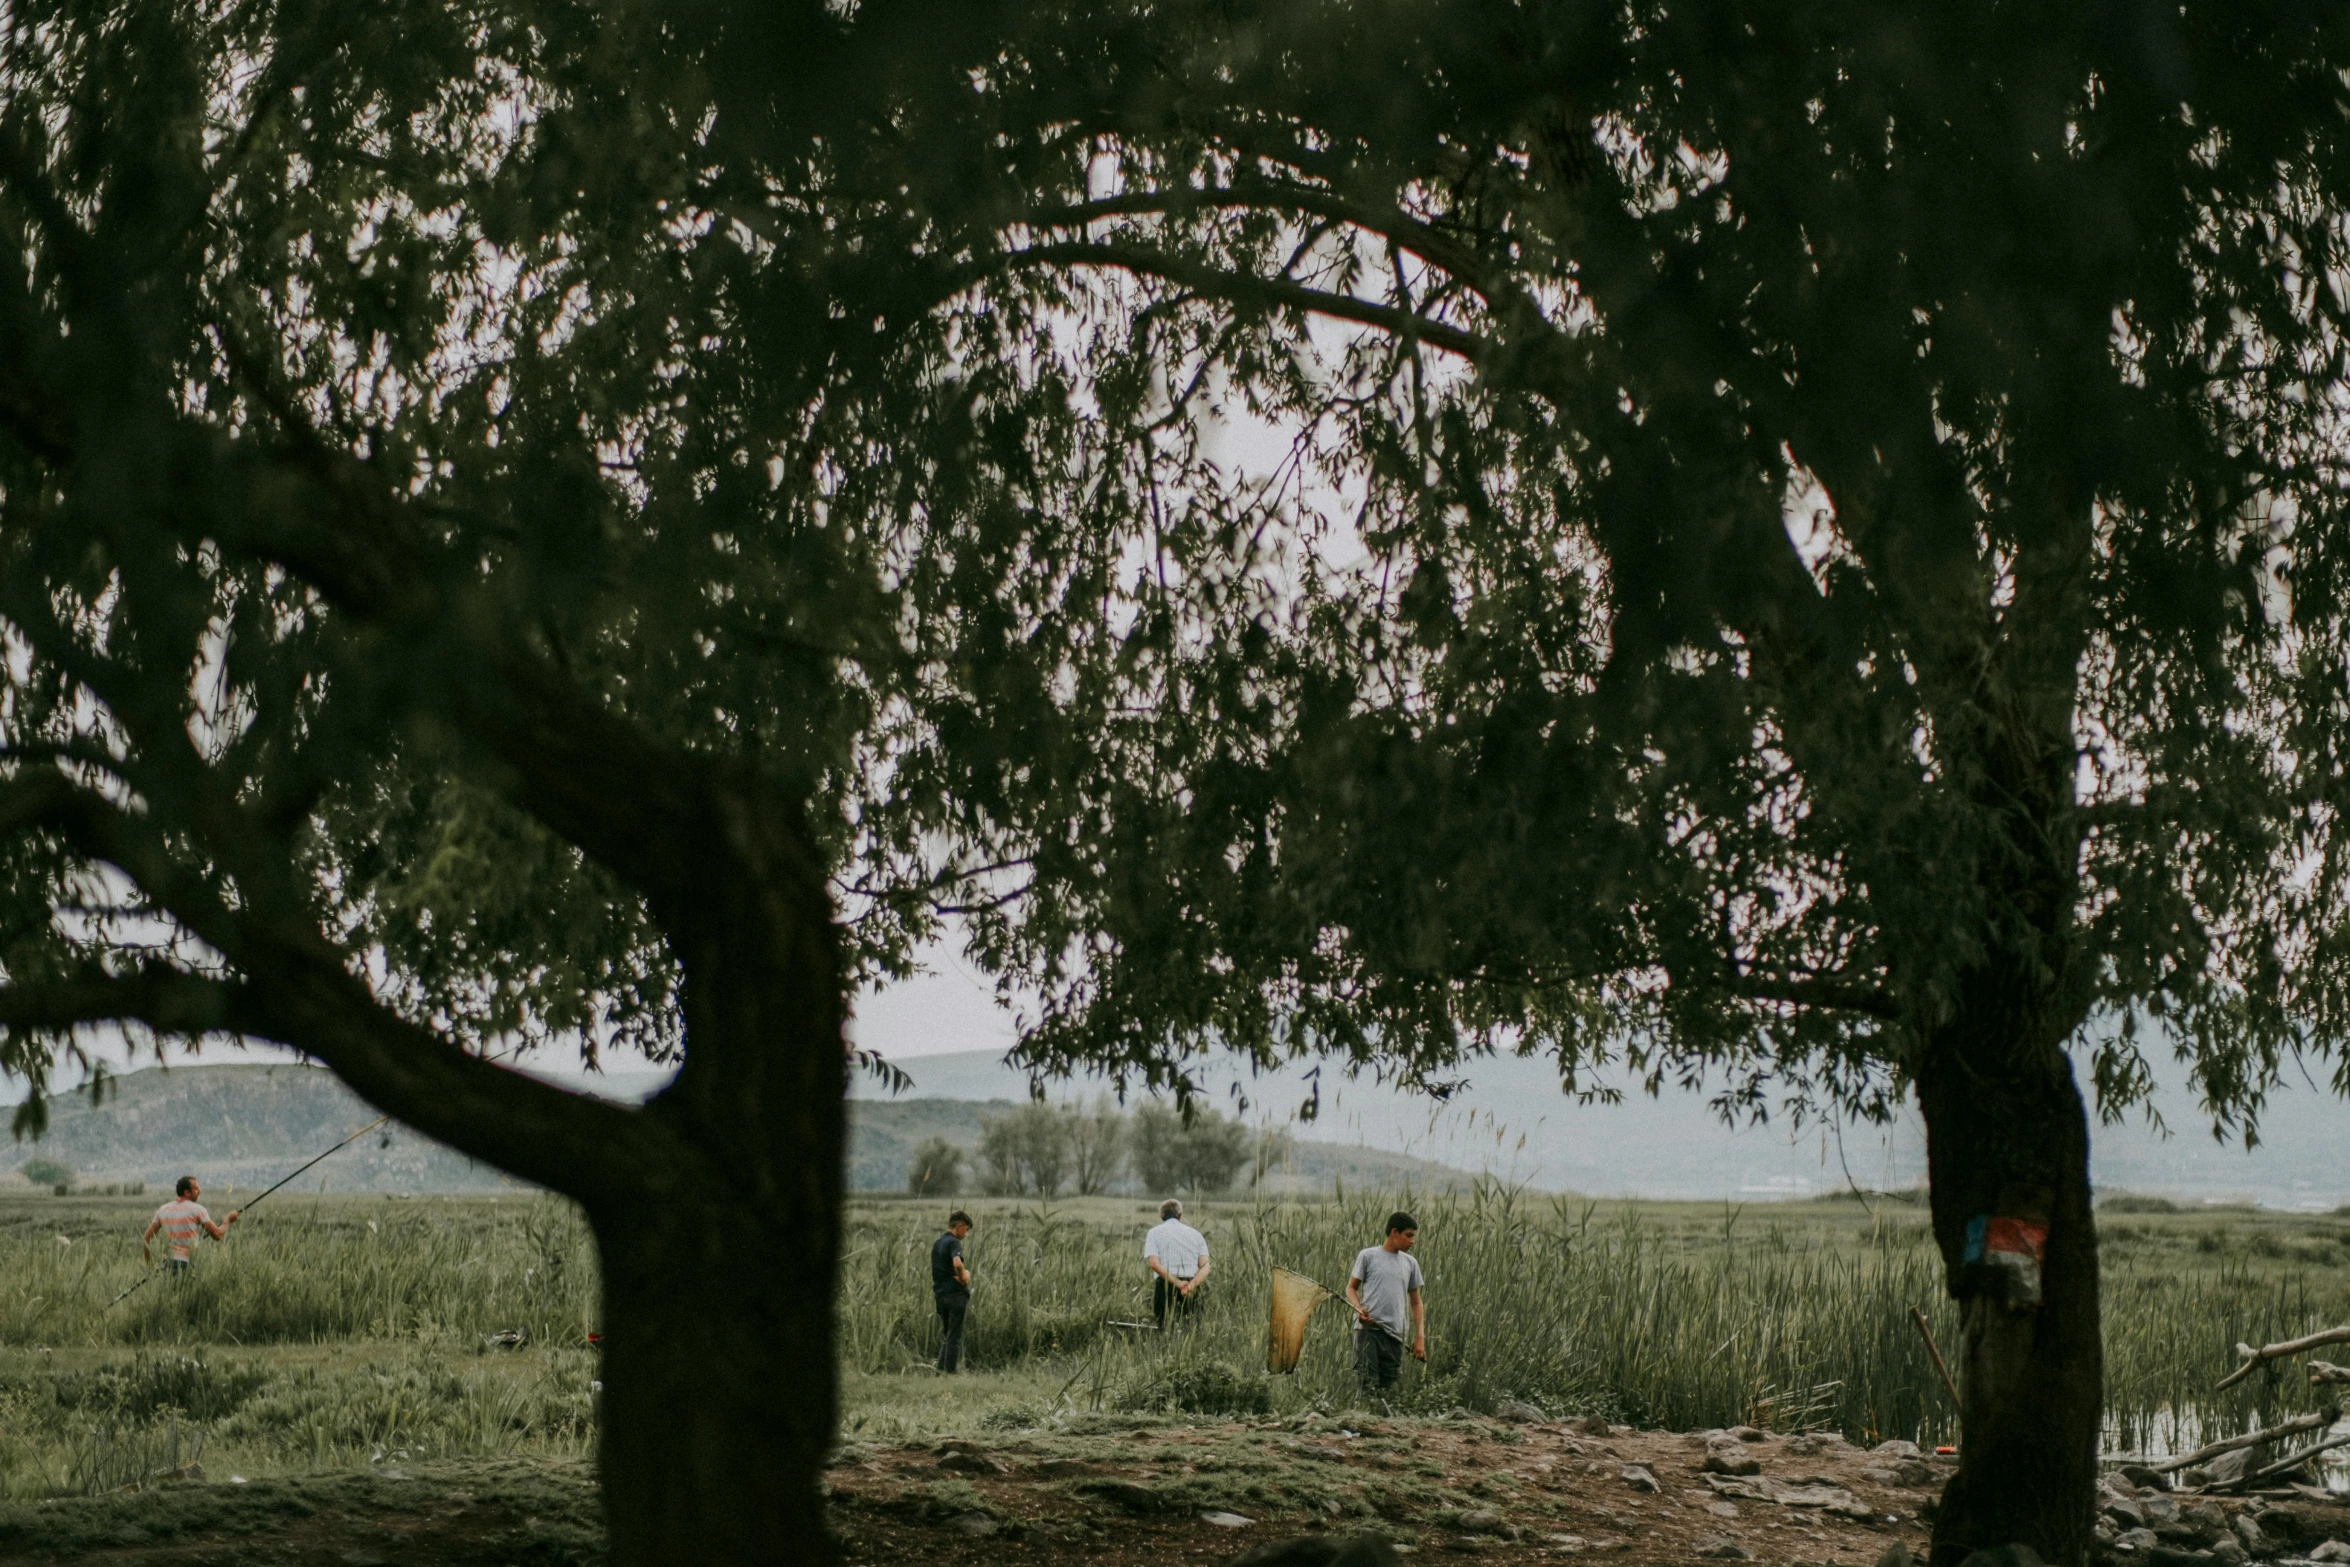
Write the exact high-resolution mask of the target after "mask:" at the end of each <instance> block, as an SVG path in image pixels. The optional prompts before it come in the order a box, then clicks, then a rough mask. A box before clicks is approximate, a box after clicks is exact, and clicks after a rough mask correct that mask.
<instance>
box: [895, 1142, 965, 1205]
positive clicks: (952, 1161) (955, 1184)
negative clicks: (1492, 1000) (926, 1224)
mask: <svg viewBox="0 0 2350 1567" xmlns="http://www.w3.org/2000/svg"><path fill="white" fill-rule="evenodd" d="M962 1189H963V1150H962V1149H960V1148H958V1147H956V1146H955V1145H954V1144H953V1143H950V1142H948V1141H947V1140H946V1139H945V1138H943V1137H933V1138H932V1139H930V1141H928V1142H926V1143H924V1144H923V1145H922V1146H921V1147H919V1148H917V1149H915V1150H914V1161H913V1163H911V1164H909V1165H907V1166H906V1191H907V1192H908V1193H909V1194H910V1195H912V1196H915V1197H951V1196H953V1195H954V1194H955V1193H956V1192H959V1191H961V1190H962Z"/></svg>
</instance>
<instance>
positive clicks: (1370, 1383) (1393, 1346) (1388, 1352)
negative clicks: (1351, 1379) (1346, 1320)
mask: <svg viewBox="0 0 2350 1567" xmlns="http://www.w3.org/2000/svg"><path fill="white" fill-rule="evenodd" d="M1401 1375H1403V1340H1401V1339H1399V1338H1397V1337H1396V1336H1395V1335H1394V1334H1392V1333H1387V1332H1383V1331H1381V1330H1380V1329H1378V1328H1357V1329H1355V1381H1356V1383H1357V1384H1359V1385H1360V1386H1361V1388H1362V1390H1363V1391H1364V1392H1366V1393H1383V1392H1385V1391H1387V1389H1389V1388H1391V1387H1393V1386H1395V1379H1396V1378H1397V1377H1399V1376H1401Z"/></svg>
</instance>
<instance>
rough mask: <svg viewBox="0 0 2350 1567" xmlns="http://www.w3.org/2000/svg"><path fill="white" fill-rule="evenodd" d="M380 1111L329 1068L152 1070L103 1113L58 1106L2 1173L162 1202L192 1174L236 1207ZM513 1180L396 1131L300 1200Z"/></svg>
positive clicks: (300, 1187)
mask: <svg viewBox="0 0 2350 1567" xmlns="http://www.w3.org/2000/svg"><path fill="white" fill-rule="evenodd" d="M380 1113H381V1112H379V1111H377V1110H375V1109H373V1108H372V1107H370V1106H369V1105H368V1104H367V1102H366V1101H365V1100H362V1099H361V1098H360V1097H359V1096H358V1095H357V1094H354V1093H352V1092H351V1090H349V1089H348V1088H345V1087H344V1086H343V1085H342V1082H341V1081H340V1080H339V1079H337V1078H336V1077H335V1075H334V1074H333V1073H331V1072H329V1071H327V1070H325V1069H324V1068H322V1067H314V1066H302V1065H299V1064H296V1063H292V1062H288V1063H285V1064H282V1065H271V1066H179V1067H171V1068H163V1067H150V1068H148V1069H147V1070H145V1071H142V1072H128V1073H125V1074H124V1075H122V1076H120V1077H114V1078H109V1079H107V1083H106V1092H105V1098H104V1099H103V1101H101V1102H100V1103H97V1104H92V1103H91V1101H90V1099H89V1097H88V1096H87V1095H86V1094H71V1095H59V1096H58V1097H57V1098H55V1099H52V1100H51V1101H50V1102H49V1130H48V1132H47V1133H46V1134H45V1135H44V1136H43V1137H42V1138H41V1139H40V1141H39V1142H38V1143H37V1144H36V1143H34V1142H31V1141H29V1140H28V1141H24V1142H20V1143H18V1144H17V1145H16V1150H15V1157H14V1158H13V1159H8V1160H6V1161H5V1162H4V1163H0V1168H21V1167H22V1166H23V1165H24V1163H25V1162H26V1161H27V1160H30V1159H35V1158H39V1159H50V1160H56V1161H59V1162H61V1163H63V1164H66V1165H69V1166H71V1167H72V1169H73V1171H74V1174H75V1176H76V1178H77V1179H78V1180H81V1181H84V1182H118V1181H144V1182H146V1183H147V1187H148V1189H149V1190H150V1191H154V1192H159V1193H167V1192H168V1191H169V1190H170V1187H171V1183H172V1182H173V1181H174V1180H176V1179H177V1178H178V1177H180V1176H182V1175H193V1176H195V1177H196V1178H197V1179H198V1180H200V1181H202V1182H203V1183H204V1185H205V1188H206V1196H207V1198H208V1199H218V1198H228V1197H233V1196H234V1195H235V1194H236V1193H239V1192H242V1193H247V1194H250V1193H254V1192H257V1191H259V1190H260V1189H261V1188H263V1187H265V1186H268V1185H270V1184H271V1183H273V1182H275V1181H277V1180H279V1179H281V1178H282V1177H284V1176H285V1175H286V1174H287V1173H288V1172H290V1171H291V1170H293V1169H294V1168H295V1167H297V1166H299V1165H300V1164H301V1163H302V1162H303V1161H304V1160H306V1159H309V1158H311V1157H313V1156H314V1155H317V1154H320V1153H324V1152H325V1151H326V1150H327V1149H329V1148H331V1147H333V1146H334V1145H335V1144H336V1143H337V1142H339V1141H341V1140H342V1139H343V1138H345V1137H348V1136H349V1135H350V1134H351V1133H352V1132H355V1131H357V1130H358V1129H359V1128H360V1127H362V1126H365V1125H366V1124H367V1123H368V1122H370V1121H372V1120H374V1119H375V1118H376V1116H377V1115H378V1114H380ZM505 1179H506V1178H505V1177H502V1176H501V1175H500V1174H499V1172H498V1171H496V1170H494V1169H491V1168H490V1167H489V1166H487V1165H482V1164H476V1163H474V1162H473V1161H472V1160H471V1159H468V1158H466V1157H465V1156H464V1155H463V1154H460V1153H458V1152H456V1151H455V1150H453V1149H450V1148H446V1147H444V1146H442V1145H441V1144H439V1143H436V1142H434V1141H432V1140H431V1139H430V1138H427V1137H424V1136H422V1135H420V1134H419V1133H416V1132H413V1131H411V1130H409V1129H408V1128H407V1127H405V1126H402V1125H401V1124H400V1123H398V1122H397V1121H390V1122H386V1123H385V1124H384V1125H383V1126H381V1127H379V1128H377V1129H376V1130H375V1131H373V1132H370V1133H369V1134H368V1135H367V1136H365V1137H363V1138H361V1139H359V1140H358V1141H357V1142H354V1143H352V1144H351V1146H349V1147H348V1148H345V1149H343V1150H342V1151H341V1152H339V1153H337V1154H335V1155H334V1156H333V1157H332V1158H329V1159H327V1160H325V1161H323V1162H321V1163H320V1164H319V1166H318V1168H316V1169H315V1170H312V1171H310V1172H309V1173H308V1174H306V1175H304V1176H303V1177H302V1178H301V1180H300V1181H299V1182H297V1183H296V1184H295V1186H294V1187H292V1188H289V1190H296V1191H303V1192H314V1191H321V1190H324V1191H330V1192H350V1191H365V1192H381V1191H408V1192H425V1191H434V1192H462V1191H483V1190H495V1189H496V1188H497V1187H498V1186H499V1185H500V1184H501V1183H502V1182H505ZM507 1184H511V1183H510V1182H507Z"/></svg>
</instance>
